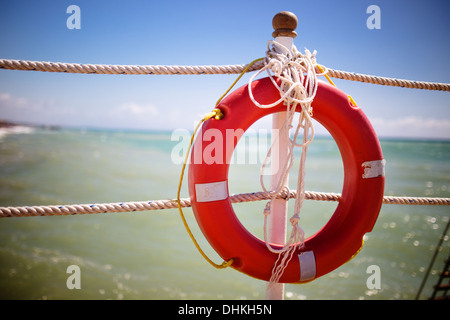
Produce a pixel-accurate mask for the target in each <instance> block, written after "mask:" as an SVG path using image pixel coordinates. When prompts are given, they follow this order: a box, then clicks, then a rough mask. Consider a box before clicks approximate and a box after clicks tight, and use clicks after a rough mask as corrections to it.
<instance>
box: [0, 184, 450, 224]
mask: <svg viewBox="0 0 450 320" xmlns="http://www.w3.org/2000/svg"><path fill="white" fill-rule="evenodd" d="M288 195H289V199H291V198H293V199H295V197H296V196H297V191H296V190H290V191H289V193H288V192H287V191H286V190H283V191H282V192H281V193H280V195H279V196H278V197H279V198H282V199H286V198H287V197H288ZM270 198H271V196H270V195H268V194H267V193H266V192H251V193H240V194H235V195H231V196H230V200H231V202H232V203H242V202H254V201H262V200H270ZM340 199H341V194H339V193H325V192H313V191H305V200H316V201H339V200H340ZM383 204H398V205H418V206H438V205H440V206H450V198H424V197H394V196H385V197H384V198H383ZM180 206H181V207H183V208H187V207H190V206H191V200H190V199H189V198H181V199H180ZM176 208H178V203H177V200H176V199H169V200H153V201H136V202H134V201H133V202H115V203H100V204H74V205H50V206H25V207H0V218H7V217H34V216H68V215H81V214H98V213H119V212H139V211H152V210H163V209H176Z"/></svg>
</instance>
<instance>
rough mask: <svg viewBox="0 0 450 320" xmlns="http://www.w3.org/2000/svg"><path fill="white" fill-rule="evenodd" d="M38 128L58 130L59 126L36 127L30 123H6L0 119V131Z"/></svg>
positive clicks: (6, 121)
mask: <svg viewBox="0 0 450 320" xmlns="http://www.w3.org/2000/svg"><path fill="white" fill-rule="evenodd" d="M18 127H20V128H29V129H33V128H39V129H46V130H60V129H61V127H60V126H54V125H36V124H30V123H19V122H13V121H8V120H4V119H0V129H13V128H18Z"/></svg>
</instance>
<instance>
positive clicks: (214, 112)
mask: <svg viewBox="0 0 450 320" xmlns="http://www.w3.org/2000/svg"><path fill="white" fill-rule="evenodd" d="M261 60H263V58H260V59H256V60H253V61H252V62H250V63H249V64H248V65H247V67H245V69H244V70H243V71H242V72H241V74H240V75H239V77H237V79H236V80H235V81H234V82H233V83H232V84H231V86H230V87H229V88H228V90H227V91H226V92H225V93H224V94H223V95H222V96H221V97H220V98H219V100H218V101H217V102H216V107H217V106H218V105H219V103H220V101H222V99H223V97H225V96H226V95H227V93H228V92H230V90H231V89H232V88H233V87H234V85H235V84H236V83H237V82H238V81H239V79H240V78H242V76H243V75H244V73H246V72H247V71H248V69H250V67H251V66H252V65H253V64H254V63H255V62H257V61H261ZM212 117H214V119H216V120H221V119H223V117H224V114H223V113H222V110H220V109H218V108H215V109H214V110H212V111H211V112H209V113H207V114H206V115H205V116H204V117H203V119H201V121H200V122H199V123H198V124H197V125H196V126H195V129H194V132H193V133H192V136H191V141H190V142H189V146H188V150H187V152H186V155H185V157H184V161H183V166H182V168H181V175H180V181H179V183H178V190H177V204H178V211H179V212H180V216H181V220H183V224H184V227H185V228H186V231H187V232H188V234H189V236H190V237H191V240H192V242H194V245H195V247H196V248H197V250H198V251H199V252H200V254H201V255H202V256H203V258H205V260H206V261H208V262H209V263H210V264H211V265H212V266H213V267H214V268H216V269H224V268H227V267H229V266H231V265H232V264H233V262H234V258H231V259H230V260H228V261H224V262H222V264H217V263H214V262H213V261H212V260H211V259H209V258H208V256H207V255H206V254H205V253H204V252H203V250H202V249H201V248H200V246H199V244H198V242H197V240H196V239H195V237H194V235H193V234H192V231H191V229H190V228H189V226H188V224H187V221H186V218H185V217H184V214H183V210H182V209H181V200H180V197H181V196H180V194H181V186H182V184H183V178H184V171H185V170H186V163H187V160H188V157H189V151H190V150H191V147H192V144H193V143H194V138H195V135H196V133H197V131H198V129H199V128H200V126H201V125H202V124H203V122H205V121H206V120H208V119H210V118H212Z"/></svg>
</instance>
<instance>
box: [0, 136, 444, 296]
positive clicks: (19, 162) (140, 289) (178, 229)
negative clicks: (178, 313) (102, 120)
mask: <svg viewBox="0 0 450 320" xmlns="http://www.w3.org/2000/svg"><path fill="white" fill-rule="evenodd" d="M180 141H181V139H174V138H173V137H172V132H137V131H118V130H117V131H114V130H78V129H64V128H62V129H60V130H45V129H38V128H34V129H28V130H16V131H15V132H9V133H6V132H3V133H2V135H1V136H0V206H3V207H4V206H27V205H28V206H31V205H50V204H52V205H53V204H93V203H109V202H125V201H144V200H163V199H174V198H176V191H177V186H178V180H179V176H180V172H181V164H180V163H179V161H175V160H177V159H178V160H179V158H180V156H181V153H182V152H180V148H179V147H180ZM251 141H255V140H252V139H251V138H250V137H249V138H248V139H243V140H241V142H242V144H241V142H240V143H239V147H238V149H239V148H241V149H239V150H241V151H242V150H243V151H242V152H243V153H241V155H242V154H243V155H244V156H246V157H248V159H254V158H251V154H252V153H254V152H257V151H256V149H258V147H257V145H255V144H254V143H253V144H252V142H251ZM381 146H382V149H383V153H384V157H385V159H386V161H387V164H386V188H385V195H395V196H419V197H450V141H428V140H400V139H381ZM257 158H258V157H257ZM247 162H248V163H240V164H239V163H236V164H233V165H231V168H230V176H229V183H230V193H231V194H235V193H245V192H254V191H261V186H260V182H259V174H260V168H261V162H262V160H261V159H259V158H258V161H256V162H257V163H254V161H250V160H248V161H247ZM250 162H252V163H250ZM295 181H296V179H295V174H291V187H292V188H293V189H294V188H295ZM342 181H343V171H342V161H341V157H340V154H339V151H338V149H337V147H336V145H335V142H334V140H333V139H331V138H330V137H316V138H315V140H314V141H313V143H312V145H311V146H310V148H309V151H308V157H307V171H306V189H307V190H309V191H321V192H336V193H339V192H341V189H342ZM182 197H188V191H187V178H186V179H185V180H184V184H183V189H182ZM264 204H265V202H253V203H246V204H235V205H234V208H235V211H236V213H237V215H238V217H239V219H240V220H241V221H242V223H243V224H244V226H246V228H247V229H249V230H250V231H251V232H252V233H253V234H255V235H256V236H258V237H260V238H261V237H262V234H263V230H262V228H263V215H262V210H263V208H264ZM336 205H337V203H335V202H319V201H310V200H308V201H305V205H304V207H303V209H302V212H301V222H300V224H301V226H302V227H303V229H304V230H305V232H306V235H307V236H311V235H312V234H314V233H315V232H317V231H318V230H320V228H321V227H322V226H323V225H324V224H325V223H326V222H327V221H328V219H329V217H330V216H331V215H332V213H333V212H334V210H335V208H336ZM292 206H293V203H292V205H290V207H292ZM184 213H185V215H186V217H187V220H188V222H189V224H190V226H191V228H192V229H193V232H194V234H195V236H196V238H197V240H198V241H199V243H200V245H201V247H202V248H203V249H204V250H205V251H206V253H207V254H208V255H209V256H210V257H211V259H212V260H214V261H215V262H217V263H219V262H221V261H222V260H221V259H220V257H219V256H218V255H217V254H216V253H215V252H214V250H212V249H211V248H210V247H209V245H208V243H207V242H206V240H205V239H204V238H203V236H202V234H201V232H200V231H199V229H198V227H197V225H196V222H195V219H194V218H193V214H192V210H191V209H190V208H186V209H184ZM449 217H450V212H449V208H448V207H445V206H406V205H383V207H382V209H381V212H380V214H379V218H378V220H377V223H376V225H375V227H374V229H373V231H372V232H371V233H368V234H366V236H365V245H364V247H363V249H362V250H361V252H360V253H359V254H358V255H357V256H356V257H355V258H354V259H352V260H351V261H349V262H348V263H346V264H345V265H343V266H341V267H339V268H338V269H336V270H335V271H333V272H331V273H329V274H327V275H325V276H323V277H321V278H319V279H317V280H315V281H312V282H310V283H307V284H302V285H291V284H288V285H286V286H285V299H287V300H288V299H355V300H357V299H366V300H371V299H372V300H376V299H414V298H415V295H416V293H417V291H418V289H419V286H420V284H421V282H422V279H423V278H424V276H425V273H426V270H427V268H428V265H429V262H430V260H431V258H432V256H433V254H434V252H435V249H436V246H437V244H438V242H439V237H440V235H441V234H442V232H443V230H444V228H445V226H446V224H447V221H448V220H449ZM449 254H450V242H449V241H448V237H446V238H445V241H444V243H443V248H442V250H441V251H440V252H439V254H438V256H437V259H436V262H435V264H434V266H433V268H432V271H431V274H430V276H429V278H428V281H427V283H426V285H425V288H424V289H423V291H422V294H421V296H420V298H421V299H426V298H428V297H429V296H430V294H431V292H432V286H433V285H434V284H436V282H437V279H438V273H439V271H440V270H441V269H442V267H443V265H444V260H445V259H446V258H447V257H448V256H449ZM71 265H77V266H78V267H79V268H80V275H81V276H80V286H81V288H80V289H68V287H67V285H66V282H67V279H68V278H69V276H70V275H71V274H70V273H67V268H68V267H69V266H71ZM372 265H376V266H378V267H379V270H380V289H370V288H368V286H367V280H368V278H369V277H370V276H371V273H370V272H369V273H368V268H369V266H372ZM265 290H266V283H265V282H263V281H259V280H256V279H253V278H251V277H248V276H246V275H244V274H242V273H240V272H237V271H235V270H233V269H231V268H227V269H225V270H216V269H214V268H213V267H211V266H210V265H209V264H208V263H207V262H206V261H205V260H204V259H203V258H202V256H201V255H200V254H199V253H198V252H197V249H196V248H195V246H194V245H193V243H192V241H191V239H190V238H189V236H188V234H187V232H186V230H185V229H184V226H183V224H182V221H181V219H180V216H179V214H178V211H177V210H174V209H170V210H158V211H144V212H130V213H106V214H85V215H73V216H51V217H18V218H0V299H44V300H45V299H47V300H52V299H213V300H215V299H218V300H221V299H265Z"/></svg>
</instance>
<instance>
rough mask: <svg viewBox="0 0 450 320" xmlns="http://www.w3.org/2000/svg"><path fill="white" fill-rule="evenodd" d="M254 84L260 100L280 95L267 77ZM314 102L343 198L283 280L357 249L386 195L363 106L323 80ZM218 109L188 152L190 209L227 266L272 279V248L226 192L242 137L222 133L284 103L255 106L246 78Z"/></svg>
mask: <svg viewBox="0 0 450 320" xmlns="http://www.w3.org/2000/svg"><path fill="white" fill-rule="evenodd" d="M251 87H252V92H253V95H254V97H255V99H256V100H257V101H258V102H260V103H261V104H269V103H272V102H274V101H276V100H277V99H279V92H278V90H277V89H276V88H275V87H274V86H273V84H272V83H271V80H270V79H269V78H264V79H260V80H257V81H254V82H253V83H252V84H251ZM312 107H313V118H314V119H316V120H317V121H318V122H320V123H321V124H322V125H323V126H324V127H325V128H326V129H327V130H328V131H329V132H330V134H331V135H332V136H333V138H334V140H335V141H336V144H337V146H338V147H339V150H340V153H341V156H342V160H343V166H344V184H343V190H342V198H341V200H340V201H339V204H338V206H337V208H336V210H335V212H334V214H333V215H332V217H331V218H330V220H329V221H328V222H327V223H326V225H325V226H324V227H323V228H322V229H321V230H320V231H318V232H317V233H316V234H314V235H313V236H311V237H309V238H308V239H307V240H305V243H304V246H303V247H302V248H301V249H298V250H297V252H296V255H297V256H298V259H296V258H292V259H291V261H290V262H289V264H288V266H287V268H286V269H285V271H284V273H283V276H282V277H281V279H280V282H283V283H301V282H308V281H311V280H313V279H315V278H318V277H320V276H323V275H325V274H327V273H329V272H331V271H333V270H334V269H336V268H338V267H339V266H341V265H342V264H344V263H345V262H347V261H348V260H350V259H351V258H352V257H353V256H354V255H355V254H356V253H358V251H359V250H360V249H361V247H362V241H363V240H362V239H363V236H364V234H365V233H366V232H370V231H371V230H372V228H373V226H374V224H375V222H376V220H377V217H378V213H379V211H380V208H381V205H382V200H383V193H384V180H385V179H384V160H383V155H382V151H381V147H380V143H379V141H378V138H377V136H376V134H375V131H374V130H373V128H372V126H371V124H370V122H369V120H368V119H367V117H366V116H365V114H364V113H363V112H362V110H361V109H360V108H359V107H356V106H353V105H351V104H350V103H349V101H348V97H347V95H346V94H345V93H343V92H342V91H340V90H339V89H337V88H335V87H333V86H331V85H329V84H327V83H325V82H322V81H319V84H318V89H317V93H316V96H315V98H314V101H313V103H312ZM217 108H219V109H221V111H222V112H223V114H224V118H223V119H221V120H215V119H209V120H207V121H206V122H205V123H204V124H203V126H202V128H201V132H199V134H198V136H197V138H196V141H195V143H194V145H193V149H192V153H191V163H190V165H189V193H190V196H191V204H192V209H193V211H194V214H195V217H196V220H197V222H198V225H199V227H200V229H201V231H202V232H203V234H204V236H205V237H206V239H207V240H208V242H209V243H210V245H211V246H212V247H213V248H214V249H215V250H216V252H217V253H218V254H219V255H220V256H221V257H222V258H223V259H224V260H226V261H228V260H229V259H231V258H234V261H233V264H232V265H231V266H232V267H233V268H234V269H237V270H239V271H241V272H243V273H245V274H247V275H249V276H252V277H255V278H258V279H261V280H266V281H269V279H270V277H271V272H272V268H273V266H274V264H275V261H276V259H277V254H275V253H272V252H270V251H269V250H268V249H267V247H266V245H265V243H264V241H262V240H260V239H258V238H257V237H255V236H254V235H252V234H251V233H250V232H249V231H248V230H247V229H246V228H245V227H244V226H243V225H242V224H241V223H240V221H239V219H238V218H237V217H236V214H235V212H234V210H233V207H232V205H231V201H230V198H229V194H228V169H229V163H230V159H231V157H232V152H230V149H231V151H233V150H234V148H235V146H236V144H237V140H238V139H239V138H240V137H237V138H236V139H234V138H233V139H232V141H231V142H230V141H229V140H230V139H225V137H227V129H229V130H234V131H233V132H239V131H241V132H243V131H245V130H247V129H248V128H249V127H250V125H252V124H253V123H254V122H255V121H257V120H258V119H260V118H262V117H263V116H266V115H269V114H272V113H275V112H280V111H285V109H286V107H285V106H284V105H283V103H280V104H279V105H277V106H275V107H273V108H268V109H264V108H259V107H257V106H255V105H254V104H253V102H252V101H251V99H250V98H249V93H248V87H247V85H245V86H243V87H241V88H239V89H237V90H236V91H234V92H233V93H232V94H230V95H229V96H228V97H226V98H225V99H224V100H222V102H221V103H220V104H219V105H218V106H217ZM238 129H242V130H238ZM211 130H213V131H211ZM217 130H218V131H217ZM218 132H220V133H221V134H222V137H224V138H223V139H216V140H215V141H214V140H213V139H212V136H217V133H218ZM212 133H214V134H212ZM208 141H211V142H209V143H208ZM230 146H231V147H230ZM220 148H221V150H219V149H220ZM212 149H216V153H215V154H214V161H211V159H203V158H204V157H202V155H203V154H204V153H205V151H206V152H208V153H211V152H214V151H213V150H212ZM273 246H274V247H275V248H276V249H280V248H281V246H279V245H273Z"/></svg>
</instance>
